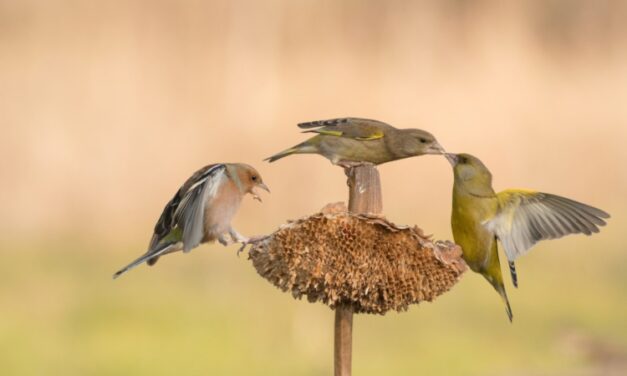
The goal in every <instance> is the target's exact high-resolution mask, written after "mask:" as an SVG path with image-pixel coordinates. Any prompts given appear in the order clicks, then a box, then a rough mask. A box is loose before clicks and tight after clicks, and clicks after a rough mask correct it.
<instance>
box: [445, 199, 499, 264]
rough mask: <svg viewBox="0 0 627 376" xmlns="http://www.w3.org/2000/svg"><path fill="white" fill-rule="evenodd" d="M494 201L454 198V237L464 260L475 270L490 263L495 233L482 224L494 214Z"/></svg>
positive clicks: (452, 221) (452, 223)
mask: <svg viewBox="0 0 627 376" xmlns="http://www.w3.org/2000/svg"><path fill="white" fill-rule="evenodd" d="M492 201H493V200H491V199H472V198H464V197H461V198H457V199H454V200H453V214H452V217H451V225H452V226H451V227H452V229H453V238H454V240H455V243H457V244H458V245H459V246H461V247H462V250H463V256H464V260H465V261H466V263H467V264H468V266H470V268H471V269H473V270H475V271H477V270H480V269H482V268H483V267H484V266H485V265H486V264H487V263H488V261H489V257H490V251H491V249H492V246H493V243H494V234H492V233H491V232H490V231H488V230H487V229H486V228H485V226H484V225H483V224H482V223H483V222H484V221H485V220H486V219H488V218H490V216H491V215H492V214H491V213H492V212H493V211H492V206H494V204H495V203H493V202H492Z"/></svg>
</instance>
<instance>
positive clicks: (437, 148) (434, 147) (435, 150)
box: [427, 141, 446, 154]
mask: <svg viewBox="0 0 627 376" xmlns="http://www.w3.org/2000/svg"><path fill="white" fill-rule="evenodd" d="M444 153H446V150H444V148H443V147H442V145H440V144H439V143H438V142H437V141H433V143H432V144H431V145H430V146H429V148H427V154H444Z"/></svg>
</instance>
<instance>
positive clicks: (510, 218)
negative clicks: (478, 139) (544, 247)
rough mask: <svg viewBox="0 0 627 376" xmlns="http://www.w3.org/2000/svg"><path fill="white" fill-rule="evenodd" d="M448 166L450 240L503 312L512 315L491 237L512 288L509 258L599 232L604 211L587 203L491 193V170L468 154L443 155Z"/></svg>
mask: <svg viewBox="0 0 627 376" xmlns="http://www.w3.org/2000/svg"><path fill="white" fill-rule="evenodd" d="M445 157H446V158H447V159H448V161H449V162H450V163H451V165H452V166H453V172H454V183H453V205H452V215H451V227H452V230H453V238H454V240H455V243H457V244H458V245H459V246H461V248H462V255H463V258H464V260H465V261H466V264H467V265H468V266H469V267H470V269H472V270H473V271H474V272H477V273H480V274H481V275H483V276H484V277H485V279H486V280H487V281H488V282H489V283H490V284H491V285H492V286H493V287H494V289H495V290H496V291H497V292H498V293H499V295H500V296H501V298H502V299H503V302H504V303H505V306H506V307H505V308H506V312H507V316H508V318H509V320H510V322H511V321H512V318H513V314H512V309H511V306H510V304H509V299H508V298H507V293H506V292H505V284H504V282H503V276H502V274H501V266H500V263H499V255H498V246H497V240H498V241H499V242H500V243H501V247H502V250H503V251H504V253H505V256H506V257H507V261H508V265H509V269H510V275H511V278H512V284H513V285H514V287H518V275H517V273H516V265H515V260H516V259H517V258H518V257H519V256H522V255H524V254H526V253H527V252H528V251H529V250H530V249H531V248H532V247H533V246H534V245H535V244H536V243H538V242H539V241H541V240H547V239H557V238H561V237H562V236H565V235H569V234H580V233H583V234H586V235H591V234H592V233H597V232H599V227H601V226H605V224H606V222H605V220H604V219H607V218H609V217H610V215H609V214H608V213H606V212H604V211H603V210H600V209H597V208H595V207H592V206H590V205H587V204H584V203H581V202H577V201H574V200H571V199H569V198H566V197H562V196H557V195H554V194H550V193H543V192H537V191H533V190H524V189H507V190H504V191H502V192H499V193H495V192H494V190H493V188H492V174H491V173H490V171H489V170H488V168H487V167H486V166H485V165H484V164H483V163H482V162H481V161H480V160H479V159H478V158H476V157H474V156H472V155H470V154H451V153H446V154H445Z"/></svg>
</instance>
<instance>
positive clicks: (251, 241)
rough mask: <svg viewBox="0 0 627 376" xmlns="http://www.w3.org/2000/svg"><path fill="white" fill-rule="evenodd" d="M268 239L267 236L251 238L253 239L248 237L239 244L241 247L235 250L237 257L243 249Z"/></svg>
mask: <svg viewBox="0 0 627 376" xmlns="http://www.w3.org/2000/svg"><path fill="white" fill-rule="evenodd" d="M269 237H270V236H269V235H260V236H253V237H250V238H248V239H246V240H243V241H242V242H241V243H242V246H241V247H239V249H238V250H237V257H239V254H240V253H242V252H243V251H244V249H246V246H247V245H249V244H255V243H259V242H260V241H263V240H265V239H267V238H269Z"/></svg>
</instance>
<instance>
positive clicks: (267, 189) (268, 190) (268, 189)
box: [257, 183, 270, 193]
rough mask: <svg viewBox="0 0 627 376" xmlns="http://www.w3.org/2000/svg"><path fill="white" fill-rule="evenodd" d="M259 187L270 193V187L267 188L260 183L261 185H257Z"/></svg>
mask: <svg viewBox="0 0 627 376" xmlns="http://www.w3.org/2000/svg"><path fill="white" fill-rule="evenodd" d="M257 186H258V187H259V188H261V189H263V190H264V191H266V192H268V193H270V188H268V186H267V185H265V184H264V183H259V184H257Z"/></svg>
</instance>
